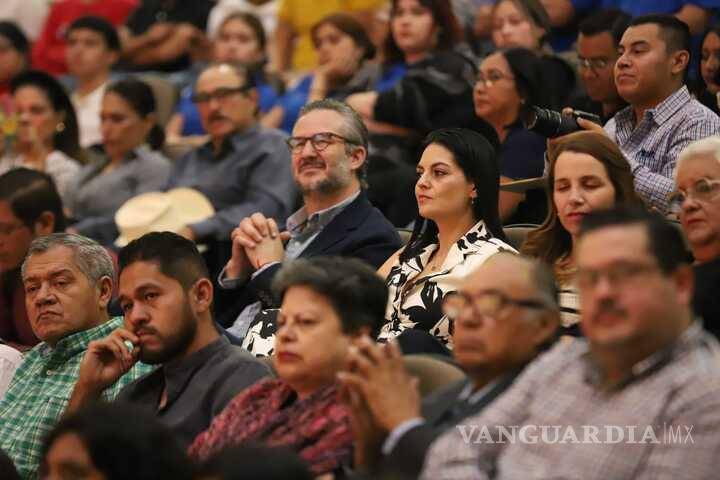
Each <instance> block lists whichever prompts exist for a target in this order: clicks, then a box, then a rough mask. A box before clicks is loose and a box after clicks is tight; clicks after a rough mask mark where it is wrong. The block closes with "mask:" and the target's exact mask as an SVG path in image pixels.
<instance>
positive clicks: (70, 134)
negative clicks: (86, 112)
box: [10, 70, 85, 160]
mask: <svg viewBox="0 0 720 480" xmlns="http://www.w3.org/2000/svg"><path fill="white" fill-rule="evenodd" d="M23 87H34V88H37V89H38V90H40V91H42V92H43V93H44V94H45V96H46V97H47V99H48V101H49V102H50V105H51V106H52V109H53V110H54V111H55V112H57V113H62V115H63V119H62V123H63V128H61V129H60V128H59V129H58V130H59V131H56V132H55V135H53V148H54V149H55V150H60V151H61V152H63V153H64V154H65V155H67V156H68V157H70V158H74V159H75V160H83V159H84V158H85V155H84V154H83V152H82V150H81V149H80V130H79V127H78V122H77V116H76V115H75V109H74V108H73V105H72V102H71V101H70V97H68V95H67V93H66V92H65V89H64V88H63V87H62V85H60V82H58V81H57V80H55V78H53V77H52V76H51V75H49V74H47V73H45V72H42V71H40V70H27V71H25V72H22V73H20V74H18V75H16V76H15V77H14V78H13V79H12V80H11V81H10V91H11V92H12V94H13V95H14V94H15V92H17V91H18V90H19V89H20V88H23Z"/></svg>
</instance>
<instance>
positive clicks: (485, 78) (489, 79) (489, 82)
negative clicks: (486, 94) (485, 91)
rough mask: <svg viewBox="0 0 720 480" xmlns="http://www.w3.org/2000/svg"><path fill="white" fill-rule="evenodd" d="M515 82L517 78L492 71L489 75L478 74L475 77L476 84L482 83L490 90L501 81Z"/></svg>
mask: <svg viewBox="0 0 720 480" xmlns="http://www.w3.org/2000/svg"><path fill="white" fill-rule="evenodd" d="M504 79H507V80H514V79H515V77H513V76H512V75H505V74H504V73H502V72H498V71H495V70H490V71H489V72H487V74H485V73H483V72H478V73H477V75H476V76H475V83H478V82H479V83H482V84H484V85H485V87H486V88H490V87H492V86H493V84H494V83H497V82H499V81H500V80H504Z"/></svg>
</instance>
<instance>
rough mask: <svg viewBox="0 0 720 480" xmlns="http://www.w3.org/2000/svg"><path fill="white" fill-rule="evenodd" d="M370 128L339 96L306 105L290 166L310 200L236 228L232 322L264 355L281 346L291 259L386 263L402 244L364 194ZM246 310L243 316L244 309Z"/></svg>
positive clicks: (291, 144)
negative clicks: (282, 296) (280, 311)
mask: <svg viewBox="0 0 720 480" xmlns="http://www.w3.org/2000/svg"><path fill="white" fill-rule="evenodd" d="M367 145H368V132H367V128H366V127H365V125H364V124H363V122H362V120H361V118H360V117H359V116H358V114H357V113H356V112H355V110H353V109H352V108H350V107H349V106H347V105H346V104H344V103H342V102H339V101H336V100H330V99H326V100H319V101H316V102H312V103H310V104H308V105H306V106H305V107H304V108H303V109H302V110H301V111H300V116H299V118H298V120H297V122H296V123H295V127H294V128H293V136H292V137H290V138H289V139H287V146H288V148H289V151H290V154H291V157H292V158H291V160H290V161H289V162H288V167H290V168H292V175H293V177H294V179H295V183H296V184H297V186H298V188H299V189H300V192H301V193H302V197H303V202H304V206H303V207H302V208H301V209H300V210H298V211H297V212H295V213H294V214H293V215H291V216H290V217H289V218H288V220H287V223H286V225H285V228H286V230H285V231H283V232H282V233H281V232H280V229H279V225H281V220H282V219H278V218H273V217H272V216H270V215H267V214H266V213H264V212H261V211H260V212H257V213H254V214H253V215H250V216H248V217H247V218H245V219H243V220H242V221H241V222H239V225H238V226H237V228H236V229H235V230H233V232H232V242H233V248H232V258H230V261H229V262H228V263H227V265H226V267H225V269H224V271H223V272H222V273H221V275H220V286H221V287H224V288H242V290H241V292H240V296H239V299H238V301H237V303H236V305H235V307H234V308H233V309H231V311H230V314H229V315H225V316H224V318H223V319H221V320H220V321H221V323H222V324H224V325H227V324H230V323H233V326H232V327H231V328H230V332H232V333H234V334H236V335H237V336H239V337H244V342H243V346H245V347H246V348H248V349H249V350H250V351H251V352H253V353H255V354H256V355H270V354H272V352H273V348H274V339H275V314H276V311H274V310H272V309H273V307H275V306H276V303H275V300H274V299H273V296H272V294H271V291H270V286H271V282H272V279H273V278H274V276H275V274H276V273H277V272H278V270H279V269H280V267H281V265H282V263H283V262H284V261H285V260H292V259H295V258H298V257H312V256H318V255H340V256H348V257H356V258H360V259H361V260H364V261H366V262H367V263H369V264H370V265H372V266H373V267H375V268H377V267H379V266H380V265H381V264H382V263H383V262H384V261H385V260H387V258H388V257H390V256H391V255H392V254H393V253H394V252H395V251H396V250H397V249H398V248H399V247H400V238H399V237H398V234H397V232H396V231H395V229H394V227H393V226H392V225H391V224H390V222H388V220H387V219H386V218H385V217H384V216H383V215H382V213H380V211H379V210H377V209H376V208H375V207H373V206H372V204H371V203H370V202H369V201H368V199H367V196H366V194H365V192H364V188H365V187H366V184H365V171H366V169H367V148H368V147H367ZM238 314H239V315H238Z"/></svg>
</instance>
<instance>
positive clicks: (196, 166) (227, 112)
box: [166, 64, 296, 261]
mask: <svg viewBox="0 0 720 480" xmlns="http://www.w3.org/2000/svg"><path fill="white" fill-rule="evenodd" d="M193 102H195V104H196V105H197V107H198V111H199V112H200V121H201V122H202V125H203V128H204V129H205V131H206V132H207V133H208V137H209V138H208V141H207V143H205V144H204V145H201V146H200V147H198V148H196V149H194V150H191V151H190V152H188V153H187V154H186V155H184V156H183V157H181V158H179V159H178V160H177V162H175V164H174V166H173V169H172V171H171V173H170V178H169V179H168V183H167V185H166V189H168V190H169V189H172V188H178V187H189V188H194V189H195V190H198V191H200V192H201V193H202V194H203V195H205V196H206V197H207V198H208V200H210V202H211V203H212V205H213V207H215V211H216V213H215V215H213V216H211V217H210V218H208V219H206V220H203V221H201V222H197V223H193V224H192V225H186V226H185V227H184V228H183V229H182V230H180V232H179V233H180V234H181V235H182V236H184V237H185V238H189V239H190V240H193V241H198V242H203V243H207V242H212V241H213V240H226V239H227V237H228V236H229V235H230V232H231V231H232V229H233V228H235V227H236V226H237V224H238V222H240V220H242V219H243V218H245V217H247V216H248V215H251V214H253V213H254V212H262V214H263V215H267V216H268V217H276V218H280V219H285V217H286V216H287V215H288V214H289V213H290V211H291V209H292V206H293V202H294V201H295V197H296V192H295V188H294V186H293V182H292V175H291V174H290V155H289V153H288V151H287V148H286V147H285V139H286V135H285V133H283V132H281V131H280V130H275V129H271V128H265V127H262V126H260V125H259V124H258V121H257V109H258V106H257V105H258V103H257V102H258V94H257V89H256V88H255V84H254V81H253V77H252V75H248V72H247V70H246V69H244V68H243V67H240V66H236V65H229V64H219V65H212V66H210V67H208V68H206V69H205V70H204V71H203V72H202V73H201V74H200V77H199V78H198V80H197V84H196V85H195V93H194V94H193ZM226 258H227V257H226ZM223 261H224V260H223Z"/></svg>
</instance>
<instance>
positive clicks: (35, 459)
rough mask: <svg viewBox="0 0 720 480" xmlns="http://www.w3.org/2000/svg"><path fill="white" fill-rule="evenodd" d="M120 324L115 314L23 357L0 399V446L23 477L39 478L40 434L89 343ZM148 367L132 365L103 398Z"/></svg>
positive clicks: (64, 397) (55, 415)
mask: <svg viewBox="0 0 720 480" xmlns="http://www.w3.org/2000/svg"><path fill="white" fill-rule="evenodd" d="M121 325H122V317H115V318H113V319H111V320H110V321H109V322H107V323H104V324H102V325H100V326H98V327H95V328H92V329H90V330H85V331H83V332H78V333H74V334H72V335H70V336H68V337H65V338H63V339H62V340H60V341H59V342H58V343H57V345H56V346H55V348H54V349H53V348H50V346H49V345H47V344H45V343H41V344H39V345H37V346H36V347H35V348H33V349H32V350H31V351H30V352H29V353H28V354H27V355H26V356H25V359H24V360H23V363H22V364H21V365H20V367H19V368H18V369H17V371H16V372H15V376H14V377H13V380H12V383H11V384H10V388H9V389H8V391H7V393H6V395H5V398H3V400H2V401H0V449H2V450H4V451H5V453H7V454H8V455H9V456H10V458H12V460H13V461H14V462H15V466H16V467H17V469H18V472H20V476H21V477H22V478H24V479H34V478H37V475H38V468H39V465H40V460H41V458H40V455H41V448H42V442H43V439H44V438H45V436H46V435H47V434H48V432H49V431H50V430H51V429H52V427H53V426H54V425H55V423H56V422H57V420H58V419H59V418H60V416H61V415H62V413H63V412H64V411H65V407H66V406H67V403H68V400H69V399H70V395H71V393H72V391H73V387H74V386H75V381H76V380H77V377H78V371H79V369H80V361H81V360H82V358H83V355H84V354H85V351H86V350H87V345H88V343H90V342H91V341H93V340H97V339H101V338H104V337H106V336H107V335H109V334H110V332H112V331H113V330H115V329H116V328H118V327H120V326H121ZM150 370H151V367H149V366H147V365H144V364H141V363H138V364H136V365H135V366H134V367H133V368H132V369H131V370H130V371H129V372H128V373H127V374H125V375H124V376H123V377H122V378H120V380H118V381H117V382H116V383H115V384H114V385H113V386H111V387H110V388H108V389H106V390H105V392H103V397H104V398H105V399H106V400H112V399H113V398H115V397H116V396H117V394H118V393H119V392H120V390H121V389H122V388H123V387H124V386H125V385H127V384H128V383H130V382H132V381H133V380H135V379H136V378H138V377H140V376H142V375H144V374H145V373H147V372H149V371H150Z"/></svg>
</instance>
